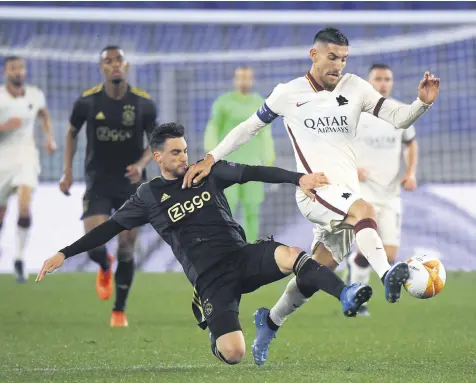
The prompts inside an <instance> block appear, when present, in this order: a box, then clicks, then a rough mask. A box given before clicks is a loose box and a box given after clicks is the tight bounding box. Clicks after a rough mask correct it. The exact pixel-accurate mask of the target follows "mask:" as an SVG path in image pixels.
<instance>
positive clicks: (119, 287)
mask: <svg viewBox="0 0 476 383" xmlns="http://www.w3.org/2000/svg"><path fill="white" fill-rule="evenodd" d="M133 278H134V259H131V260H130V261H119V262H118V264H117V269H116V274H115V276H114V279H115V282H116V301H115V303H114V308H113V310H114V311H124V309H125V308H126V300H127V296H128V295H129V290H130V289H131V285H132V279H133Z"/></svg>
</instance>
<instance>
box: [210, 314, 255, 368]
mask: <svg viewBox="0 0 476 383" xmlns="http://www.w3.org/2000/svg"><path fill="white" fill-rule="evenodd" d="M213 334H217V335H216V336H215V335H213ZM210 343H211V350H212V354H213V355H215V356H216V357H217V358H218V360H220V361H222V362H224V363H226V364H230V365H233V364H238V363H240V362H241V361H242V360H243V357H244V356H245V351H246V346H245V338H244V337H243V332H242V331H241V327H240V322H239V320H238V313H237V312H234V311H226V312H223V313H221V314H219V315H218V316H217V317H215V318H214V319H213V322H212V323H211V324H210Z"/></svg>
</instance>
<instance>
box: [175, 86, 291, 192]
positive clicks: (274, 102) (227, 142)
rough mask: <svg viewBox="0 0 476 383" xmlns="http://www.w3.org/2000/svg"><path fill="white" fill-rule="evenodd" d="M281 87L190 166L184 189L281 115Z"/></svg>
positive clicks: (282, 103) (204, 175) (282, 104)
mask: <svg viewBox="0 0 476 383" xmlns="http://www.w3.org/2000/svg"><path fill="white" fill-rule="evenodd" d="M283 86H284V85H282V84H279V85H277V86H276V87H275V88H274V90H273V92H272V93H271V94H270V95H269V97H268V98H267V99H266V101H265V103H264V104H263V106H262V107H261V108H259V110H258V111H257V112H256V113H255V114H253V115H252V116H251V117H250V118H248V119H247V120H245V121H243V122H242V123H241V124H239V125H238V126H236V127H235V128H233V130H232V131H231V132H230V133H228V134H227V135H226V137H225V138H224V139H223V141H222V142H220V144H219V145H218V146H217V147H216V148H215V149H213V150H212V151H210V152H209V153H208V154H207V155H206V157H205V159H204V160H203V161H201V162H199V163H197V164H196V165H192V166H190V168H189V169H188V171H187V174H186V175H185V177H184V181H183V187H184V188H185V187H191V186H192V183H195V184H197V183H199V182H200V181H201V180H202V179H203V178H205V177H206V176H207V175H208V174H210V170H211V168H212V166H213V165H214V164H215V163H216V162H218V161H220V160H222V159H223V158H225V157H226V156H227V155H229V154H230V153H233V152H234V151H235V150H236V149H238V148H239V147H240V146H242V145H243V144H245V143H247V142H248V141H249V140H251V138H252V137H253V136H255V135H256V134H257V133H258V132H259V131H260V130H261V129H263V128H264V127H265V126H266V125H268V124H270V123H271V122H272V121H273V120H274V119H276V118H277V117H278V116H280V115H282V113H283V109H284V106H285V96H286V92H285V91H284V89H283Z"/></svg>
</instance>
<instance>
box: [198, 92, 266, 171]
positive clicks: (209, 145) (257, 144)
mask: <svg viewBox="0 0 476 383" xmlns="http://www.w3.org/2000/svg"><path fill="white" fill-rule="evenodd" d="M263 103H264V99H263V98H262V97H261V96H260V95H259V94H257V93H250V94H246V95H242V94H240V93H238V92H229V93H225V94H223V95H221V96H220V97H218V99H217V100H216V101H215V102H214V103H213V106H212V112H211V117H210V120H209V121H208V124H207V128H206V130H205V143H204V146H205V151H206V152H209V151H210V150H212V149H214V148H215V147H216V146H217V145H218V144H219V143H220V142H221V141H222V140H223V138H225V136H226V135H227V134H228V133H229V132H230V131H231V130H232V129H233V128H234V127H235V126H237V125H238V124H240V123H241V122H243V121H245V120H247V119H248V117H250V116H251V115H252V114H253V113H256V111H257V110H258V109H259V108H260V107H261V105H263ZM274 159H275V153H274V142H273V137H272V135H271V126H267V127H266V128H264V129H262V130H261V131H260V132H259V133H258V134H257V135H256V136H255V137H253V138H252V139H251V140H250V141H248V142H247V143H246V144H244V145H243V146H241V147H240V148H239V149H238V150H236V151H235V152H233V153H231V154H230V155H228V156H227V157H226V160H227V161H232V162H243V163H246V164H248V165H261V164H264V165H267V166H271V165H272V164H273V163H274Z"/></svg>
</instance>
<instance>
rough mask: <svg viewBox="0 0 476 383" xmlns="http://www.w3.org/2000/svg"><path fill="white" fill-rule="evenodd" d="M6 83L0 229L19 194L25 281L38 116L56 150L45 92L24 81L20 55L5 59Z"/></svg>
mask: <svg viewBox="0 0 476 383" xmlns="http://www.w3.org/2000/svg"><path fill="white" fill-rule="evenodd" d="M3 70H4V76H5V84H4V85H3V86H2V87H1V88H0V229H1V227H2V224H3V218H4V217H5V212H6V209H7V201H8V197H9V196H10V195H11V194H12V193H13V192H14V191H15V190H16V192H17V195H18V227H17V233H16V237H17V243H16V254H15V264H14V266H15V274H16V279H17V282H20V283H22V282H26V278H25V274H24V265H23V258H24V250H25V245H26V241H27V238H28V232H29V229H30V225H31V213H30V207H31V197H32V193H33V189H34V188H35V187H36V185H37V184H38V176H39V174H40V159H39V155H38V150H37V148H36V143H35V137H34V127H35V120H36V118H37V116H38V117H39V119H40V124H41V127H42V129H43V132H44V134H45V137H46V151H47V152H48V153H52V152H54V151H55V150H56V144H55V139H54V136H53V130H52V124H51V119H50V116H49V114H48V109H47V107H46V100H45V95H44V94H43V92H42V91H41V90H40V89H38V88H37V87H35V86H30V85H26V84H25V80H26V65H25V61H24V60H23V59H22V58H21V57H17V56H10V57H6V58H5V60H4V68H3Z"/></svg>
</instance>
